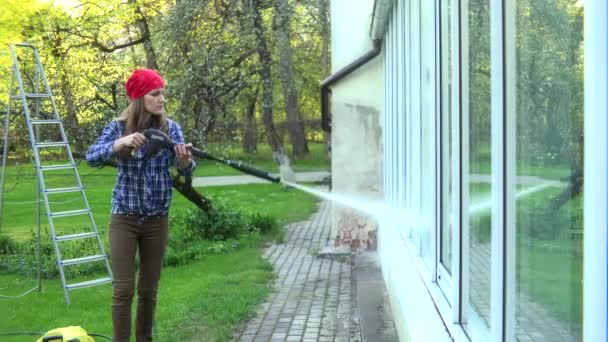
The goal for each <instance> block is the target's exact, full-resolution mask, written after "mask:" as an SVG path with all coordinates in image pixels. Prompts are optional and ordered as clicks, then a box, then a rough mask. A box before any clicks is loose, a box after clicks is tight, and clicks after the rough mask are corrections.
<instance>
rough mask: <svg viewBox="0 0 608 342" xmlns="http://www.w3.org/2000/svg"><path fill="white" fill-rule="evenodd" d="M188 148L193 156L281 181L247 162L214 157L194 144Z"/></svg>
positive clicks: (277, 181) (253, 174) (274, 181)
mask: <svg viewBox="0 0 608 342" xmlns="http://www.w3.org/2000/svg"><path fill="white" fill-rule="evenodd" d="M190 150H191V151H192V154H193V155H194V156H197V157H199V158H203V159H209V160H214V161H217V162H220V163H223V164H226V165H228V166H230V167H232V168H233V169H236V170H239V171H241V172H243V173H247V174H250V175H252V176H256V177H259V178H262V179H266V180H269V181H271V182H273V183H279V182H280V181H281V178H279V177H276V176H273V175H271V174H270V173H268V172H266V171H263V170H260V169H256V168H255V167H253V166H250V165H247V164H244V163H242V162H240V161H234V160H229V159H221V158H218V157H214V156H212V155H210V154H209V153H207V152H205V151H202V150H200V149H198V148H196V147H194V146H192V147H191V148H190Z"/></svg>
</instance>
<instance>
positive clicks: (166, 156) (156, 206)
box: [87, 119, 196, 216]
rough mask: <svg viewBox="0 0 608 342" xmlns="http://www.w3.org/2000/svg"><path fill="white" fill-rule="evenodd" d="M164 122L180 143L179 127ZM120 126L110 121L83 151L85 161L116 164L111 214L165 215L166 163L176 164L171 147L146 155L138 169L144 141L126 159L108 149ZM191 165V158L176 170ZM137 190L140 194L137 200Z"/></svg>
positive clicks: (167, 191)
mask: <svg viewBox="0 0 608 342" xmlns="http://www.w3.org/2000/svg"><path fill="white" fill-rule="evenodd" d="M167 126H168V127H169V130H168V132H167V133H168V135H169V137H170V138H171V140H173V141H175V142H176V143H184V136H183V133H182V129H181V127H180V126H179V125H178V124H177V123H176V122H175V121H172V120H169V119H167ZM123 130H124V123H123V122H121V121H116V120H115V121H112V122H110V123H109V124H108V125H107V126H106V127H105V128H104V130H103V132H102V133H101V135H100V136H99V138H97V141H96V142H95V143H94V144H93V145H91V147H90V148H89V151H88V152H87V162H88V163H89V165H91V166H103V165H104V164H105V163H106V162H108V161H110V160H112V159H115V160H116V162H117V164H118V176H117V179H116V186H115V187H114V191H113V192H112V214H119V215H138V216H158V215H167V213H168V212H169V205H170V204H171V197H172V188H173V181H172V179H171V175H170V174H169V167H170V166H171V164H172V163H173V165H175V166H176V168H177V165H178V164H177V159H176V158H175V151H173V150H169V149H167V148H163V149H162V150H161V151H159V152H158V153H156V155H154V156H151V157H150V158H149V159H148V161H147V165H146V166H145V169H143V170H142V166H143V164H144V155H145V154H146V152H147V150H148V145H144V146H142V147H141V148H138V149H136V150H135V153H134V156H133V157H132V158H129V159H124V158H117V154H116V153H115V152H113V151H112V146H113V145H114V141H115V140H116V139H118V138H120V137H122V136H123ZM195 166H196V165H195V163H194V162H192V163H191V165H190V167H189V168H187V169H186V170H185V171H180V173H181V174H183V175H189V174H191V173H192V170H193V169H194V167H195ZM142 174H143V179H142V178H141V175H142ZM139 194H141V195H142V196H141V200H140V197H139Z"/></svg>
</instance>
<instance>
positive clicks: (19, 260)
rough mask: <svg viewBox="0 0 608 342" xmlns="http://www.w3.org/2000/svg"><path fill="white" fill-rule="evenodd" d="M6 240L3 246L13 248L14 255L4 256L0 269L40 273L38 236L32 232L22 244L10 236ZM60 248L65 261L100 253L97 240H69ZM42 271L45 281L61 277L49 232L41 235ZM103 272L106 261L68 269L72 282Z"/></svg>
mask: <svg viewBox="0 0 608 342" xmlns="http://www.w3.org/2000/svg"><path fill="white" fill-rule="evenodd" d="M6 241H10V242H2V244H3V246H11V247H10V253H0V269H4V270H6V271H8V272H14V273H18V274H22V275H33V274H36V273H37V270H38V263H37V260H36V254H37V245H38V239H37V238H36V235H35V234H34V233H33V232H32V234H31V236H30V238H29V239H28V240H26V241H24V242H21V243H17V242H15V241H14V240H12V239H10V238H9V237H7V238H6ZM59 246H60V251H61V257H62V258H63V259H64V260H65V259H71V258H78V257H83V256H87V255H96V254H99V249H98V246H97V242H96V241H95V240H94V239H84V240H73V241H67V242H62V243H61V244H60V245H59ZM6 250H9V249H8V248H7V249H6ZM40 268H41V274H42V277H43V278H45V279H50V278H55V277H57V276H58V275H59V269H58V268H57V261H56V257H55V250H54V248H53V243H52V241H51V237H50V234H49V232H48V230H46V229H45V230H43V231H42V232H41V242H40ZM102 270H104V264H103V263H102V262H96V263H86V264H80V265H74V266H67V267H64V271H65V275H66V278H68V279H71V278H73V277H77V276H81V275H88V274H92V273H95V272H98V271H102Z"/></svg>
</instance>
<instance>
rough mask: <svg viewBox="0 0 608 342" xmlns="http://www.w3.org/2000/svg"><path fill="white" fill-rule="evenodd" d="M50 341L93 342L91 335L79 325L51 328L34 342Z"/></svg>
mask: <svg viewBox="0 0 608 342" xmlns="http://www.w3.org/2000/svg"><path fill="white" fill-rule="evenodd" d="M47 341H48V342H51V341H60V342H94V341H95V340H94V339H93V337H91V336H89V334H87V331H86V330H84V329H83V328H82V327H79V326H69V327H65V328H57V329H53V330H51V331H49V332H47V333H46V334H44V336H42V337H41V338H39V339H38V341H36V342H47Z"/></svg>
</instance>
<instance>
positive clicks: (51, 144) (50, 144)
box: [34, 141, 68, 148]
mask: <svg viewBox="0 0 608 342" xmlns="http://www.w3.org/2000/svg"><path fill="white" fill-rule="evenodd" d="M34 146H36V148H41V147H65V146H68V143H67V142H63V141H57V142H46V143H37V144H35V145H34Z"/></svg>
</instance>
